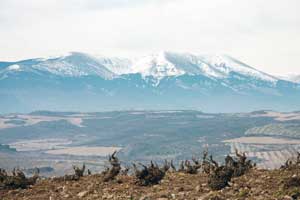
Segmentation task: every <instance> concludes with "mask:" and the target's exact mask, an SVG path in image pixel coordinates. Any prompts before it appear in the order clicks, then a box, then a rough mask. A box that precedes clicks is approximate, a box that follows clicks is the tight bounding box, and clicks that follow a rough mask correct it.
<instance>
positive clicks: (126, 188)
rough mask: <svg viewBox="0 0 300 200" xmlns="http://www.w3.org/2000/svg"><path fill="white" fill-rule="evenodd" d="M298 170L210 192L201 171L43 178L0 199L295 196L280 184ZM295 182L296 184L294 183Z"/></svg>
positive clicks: (255, 174) (259, 175) (251, 177)
mask: <svg viewBox="0 0 300 200" xmlns="http://www.w3.org/2000/svg"><path fill="white" fill-rule="evenodd" d="M297 174H298V170H258V169H252V170H250V171H249V172H248V173H247V174H245V175H243V176H241V177H238V178H233V179H232V180H231V182H230V186H228V187H226V188H225V189H223V190H220V191H212V190H210V189H209V188H208V186H207V176H206V175H205V174H201V173H200V174H196V175H191V174H185V173H180V172H168V173H167V175H166V176H165V178H164V179H163V180H162V181H161V183H160V184H158V185H154V186H148V187H145V186H138V185H136V184H135V179H134V177H132V176H118V177H117V179H116V180H114V181H111V182H108V183H104V182H103V181H102V179H101V176H100V175H90V176H84V177H82V178H81V179H80V180H79V181H58V180H52V179H45V180H41V181H39V182H38V183H37V184H36V185H34V186H32V187H30V188H28V189H25V190H11V191H0V197H1V198H0V199H3V200H18V199H20V200H21V199H22V200H25V199H26V200H44V199H45V200H46V199H47V200H48V199H50V200H60V199H72V200H73V199H90V200H96V199H137V200H151V199H159V200H167V199H182V200H183V199H187V200H190V199H191V200H193V199H195V200H200V199H201V200H209V199H212V200H222V199H253V200H259V199H261V200H269V199H270V200H271V199H282V200H285V199H293V198H292V196H293V197H295V199H297V198H298V196H300V187H299V186H300V185H297V184H296V185H294V186H291V187H288V188H286V187H284V185H285V182H286V180H287V179H289V178H291V177H295V176H296V175H297ZM298 184H299V183H298Z"/></svg>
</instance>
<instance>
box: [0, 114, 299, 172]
mask: <svg viewBox="0 0 300 200" xmlns="http://www.w3.org/2000/svg"><path fill="white" fill-rule="evenodd" d="M299 119H300V113H298V112H294V113H277V112H273V111H258V112H253V113H236V114H235V113H232V114H212V113H209V114H207V113H203V112H200V111H181V110H175V111H120V112H117V111H116V112H101V113H74V112H48V111H39V112H34V113H30V114H13V115H2V116H0V144H3V145H2V146H3V147H4V145H9V147H10V148H8V147H7V146H6V148H0V159H1V161H4V162H1V163H0V167H2V168H7V169H12V168H13V167H16V166H17V167H20V168H22V169H31V168H34V167H44V168H45V169H48V168H47V167H50V168H52V169H53V171H51V170H50V171H51V172H50V171H48V172H45V173H44V175H45V176H50V175H56V174H64V173H66V172H70V170H71V169H72V165H74V164H75V165H81V164H82V163H86V165H87V166H88V167H89V168H90V169H92V170H94V171H100V170H102V169H103V168H104V167H105V165H106V158H107V155H108V154H111V153H113V151H118V155H119V157H120V158H121V159H122V162H124V163H125V164H127V165H130V164H131V163H132V162H149V161H150V160H155V161H156V162H163V160H164V159H169V160H170V159H172V160H174V163H176V164H178V163H179V162H180V161H181V160H184V159H188V158H191V157H192V156H194V157H201V156H202V152H203V151H204V150H205V149H208V150H209V152H210V153H212V154H213V155H214V157H215V158H216V159H218V160H221V159H223V158H224V156H226V155H227V154H230V153H233V152H234V151H235V149H237V150H239V151H242V152H246V153H247V155H248V156H249V157H251V159H253V160H255V161H256V162H257V163H258V166H259V167H261V168H277V167H279V166H280V165H281V164H282V163H284V162H285V161H286V159H287V158H289V157H291V156H293V155H295V153H296V152H297V151H299V149H300V128H299V127H300V120H299ZM29 171H30V170H29Z"/></svg>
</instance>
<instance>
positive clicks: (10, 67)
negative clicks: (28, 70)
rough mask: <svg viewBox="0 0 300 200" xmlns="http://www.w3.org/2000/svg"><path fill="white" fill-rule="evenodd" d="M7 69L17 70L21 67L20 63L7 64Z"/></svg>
mask: <svg viewBox="0 0 300 200" xmlns="http://www.w3.org/2000/svg"><path fill="white" fill-rule="evenodd" d="M7 69H8V70H11V71H18V70H20V69H21V67H20V65H17V64H14V65H10V66H8V67H7Z"/></svg>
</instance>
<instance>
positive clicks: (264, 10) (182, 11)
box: [0, 0, 300, 75]
mask: <svg viewBox="0 0 300 200" xmlns="http://www.w3.org/2000/svg"><path fill="white" fill-rule="evenodd" d="M299 10H300V1H299V0H0V60H3V61H13V60H20V59H25V58H33V57H43V56H51V55H56V54H63V53H66V52H69V51H81V52H86V53H92V54H100V55H101V54H102V55H108V56H137V55H144V54H148V53H153V52H156V51H161V50H169V51H175V52H190V53H196V54H228V55H231V56H232V57H235V58H237V59H240V60H241V61H243V62H245V63H247V64H249V65H251V66H253V67H255V68H257V69H260V70H262V71H265V72H268V73H271V74H275V75H286V74H300V49H299V48H300V11H299Z"/></svg>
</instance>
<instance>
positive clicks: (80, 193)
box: [77, 191, 88, 198]
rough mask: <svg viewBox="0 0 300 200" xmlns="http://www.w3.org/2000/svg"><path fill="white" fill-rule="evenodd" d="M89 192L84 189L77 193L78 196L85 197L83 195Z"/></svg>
mask: <svg viewBox="0 0 300 200" xmlns="http://www.w3.org/2000/svg"><path fill="white" fill-rule="evenodd" d="M87 193H88V191H82V192H79V193H78V194H77V196H78V197H79V198H83V197H85V196H86V195H87Z"/></svg>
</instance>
